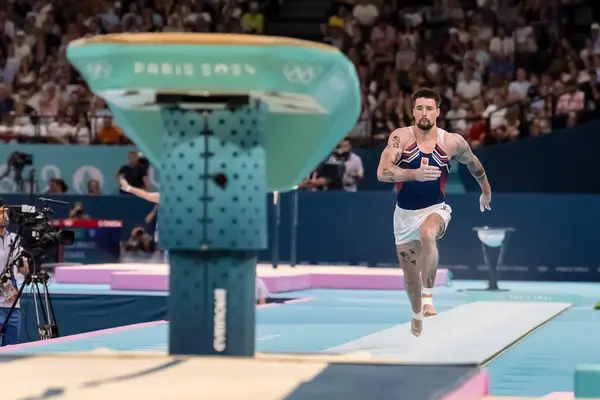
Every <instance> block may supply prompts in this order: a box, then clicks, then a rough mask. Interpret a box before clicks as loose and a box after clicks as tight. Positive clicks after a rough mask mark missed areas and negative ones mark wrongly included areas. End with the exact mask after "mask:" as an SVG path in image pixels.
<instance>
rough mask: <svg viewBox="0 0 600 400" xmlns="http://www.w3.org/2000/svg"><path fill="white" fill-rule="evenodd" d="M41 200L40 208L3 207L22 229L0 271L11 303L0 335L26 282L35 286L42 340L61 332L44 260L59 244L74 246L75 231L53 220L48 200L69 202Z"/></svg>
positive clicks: (2, 289) (2, 286) (0, 290)
mask: <svg viewBox="0 0 600 400" xmlns="http://www.w3.org/2000/svg"><path fill="white" fill-rule="evenodd" d="M39 200H40V201H41V202H42V204H43V207H42V209H41V210H38V209H36V207H35V206H30V205H19V206H2V207H3V209H4V210H6V211H5V212H7V213H8V220H9V222H11V223H13V224H16V225H18V226H19V229H18V231H17V233H16V234H15V235H11V236H12V237H10V238H9V239H10V240H11V244H10V251H9V255H8V257H7V260H6V265H5V266H4V269H3V270H2V272H1V273H0V293H1V294H2V295H3V296H4V298H5V299H6V300H5V301H8V302H10V303H12V304H11V307H10V310H9V311H8V315H7V316H6V318H5V320H4V321H3V323H2V325H0V337H2V336H3V335H4V333H5V332H6V328H7V326H8V322H9V321H10V317H11V315H12V314H13V313H14V310H15V308H16V306H17V304H18V302H19V299H20V298H21V295H22V293H23V290H24V288H25V286H27V285H32V286H33V288H32V289H33V290H32V291H33V292H34V293H33V302H34V307H35V311H36V318H37V326H38V333H39V336H40V339H42V340H44V339H52V338H56V337H58V335H59V334H58V326H57V325H56V318H55V315H54V308H53V306H52V300H51V298H50V294H49V292H48V281H49V279H50V276H49V274H48V273H47V272H46V271H44V270H42V262H43V261H44V260H45V259H46V258H47V256H48V255H49V254H50V252H51V251H53V250H55V249H56V247H58V246H69V245H72V244H73V243H74V242H75V233H74V232H73V231H69V230H61V229H59V228H57V227H55V226H53V225H52V224H51V223H50V215H52V214H53V211H52V209H51V208H50V207H49V203H55V204H66V205H68V204H69V203H67V202H64V201H58V200H52V199H45V198H40V199H39ZM23 266H27V267H28V271H27V272H26V273H25V279H24V280H23V283H22V284H21V287H20V288H19V290H18V291H17V283H16V282H17V281H16V277H15V269H16V268H15V267H19V268H20V267H23ZM42 319H43V323H42Z"/></svg>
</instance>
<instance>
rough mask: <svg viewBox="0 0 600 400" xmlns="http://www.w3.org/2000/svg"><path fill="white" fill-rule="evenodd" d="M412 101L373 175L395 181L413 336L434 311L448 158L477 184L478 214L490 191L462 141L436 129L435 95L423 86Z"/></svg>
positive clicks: (397, 235) (447, 211) (446, 211)
mask: <svg viewBox="0 0 600 400" xmlns="http://www.w3.org/2000/svg"><path fill="white" fill-rule="evenodd" d="M411 100H412V104H413V109H412V112H413V118H414V120H415V122H416V124H415V125H413V126H410V127H406V128H399V129H396V130H395V131H393V132H392V133H391V135H390V137H389V139H388V143H387V146H386V148H385V149H384V150H383V152H382V154H381V159H380V161H379V166H378V168H377V179H378V180H379V181H381V182H393V183H395V184H396V188H397V201H396V208H395V211H394V239H395V242H396V253H397V255H398V260H399V262H400V266H401V267H402V270H403V272H404V282H405V286H406V293H407V295H408V298H409V300H410V303H411V306H412V311H413V317H412V321H411V332H412V334H413V335H414V336H417V337H418V336H420V335H421V332H422V330H423V317H428V316H432V315H436V314H437V313H436V311H435V308H434V306H433V297H432V294H431V290H432V289H433V286H434V283H435V276H436V272H437V266H438V259H439V254H438V249H437V243H436V241H437V240H438V239H440V238H441V237H442V236H443V235H444V233H445V232H446V229H447V228H448V223H449V222H450V217H451V214H452V209H451V208H450V206H449V205H448V204H446V201H445V200H446V193H445V189H446V181H447V179H448V174H449V172H450V164H449V162H450V159H452V158H455V159H456V160H457V161H458V162H460V163H462V164H466V165H467V167H468V168H469V171H470V172H471V175H472V176H473V177H474V178H475V179H476V180H477V181H478V182H479V186H480V187H481V196H480V197H479V209H480V211H481V212H484V210H491V208H490V202H491V197H492V191H491V187H490V184H489V182H488V179H487V176H486V173H485V170H484V169H483V166H482V165H481V162H480V161H479V159H478V158H477V157H476V156H475V155H474V154H473V152H472V150H471V147H470V146H469V144H468V143H467V142H466V140H465V139H464V138H463V137H462V136H461V135H458V134H455V133H449V132H446V131H444V130H443V129H440V128H438V127H437V125H436V120H437V118H438V117H439V115H440V96H439V95H438V94H437V93H436V92H435V91H433V90H431V89H426V88H424V89H420V90H418V91H416V92H415V93H414V94H413V95H412V99H411Z"/></svg>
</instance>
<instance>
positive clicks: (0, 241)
mask: <svg viewBox="0 0 600 400" xmlns="http://www.w3.org/2000/svg"><path fill="white" fill-rule="evenodd" d="M7 228H8V208H7V207H5V206H4V202H3V201H2V200H0V268H1V271H0V272H2V273H3V272H7V271H4V267H5V266H6V265H7V261H9V263H8V265H11V263H12V262H13V261H14V257H15V256H18V255H19V254H20V253H21V251H22V249H21V246H19V245H18V244H17V245H15V249H14V251H13V254H12V257H11V260H8V257H9V253H10V249H11V247H12V242H13V241H14V240H17V235H16V234H14V233H12V232H8V229H7ZM22 260H23V262H22V263H21V264H19V263H18V262H17V263H15V264H13V271H12V278H11V279H9V280H7V281H6V283H4V284H2V283H1V282H0V324H2V323H4V320H5V319H6V316H7V315H8V312H9V310H10V308H11V307H12V302H11V301H9V300H10V299H7V298H6V297H5V293H6V294H9V293H10V294H11V297H13V295H14V296H16V294H17V291H18V288H17V281H16V279H15V276H16V274H17V273H19V274H21V275H26V274H27V272H28V264H27V260H26V259H22ZM13 289H14V291H13ZM19 303H20V301H19V302H17V304H16V306H15V309H14V311H13V313H12V314H11V316H10V320H9V321H8V322H7V328H6V332H5V333H4V336H3V337H2V342H1V343H0V347H1V346H7V345H12V344H18V343H19V332H20V328H21V312H20V304H19Z"/></svg>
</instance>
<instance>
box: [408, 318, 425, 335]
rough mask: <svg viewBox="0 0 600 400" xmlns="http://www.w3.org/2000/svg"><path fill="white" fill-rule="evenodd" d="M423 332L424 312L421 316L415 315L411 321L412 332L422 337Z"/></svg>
mask: <svg viewBox="0 0 600 400" xmlns="http://www.w3.org/2000/svg"><path fill="white" fill-rule="evenodd" d="M422 331H423V312H420V313H419V314H415V313H413V317H412V320H411V321H410V332H411V333H412V334H413V335H414V336H416V337H419V336H421V332H422Z"/></svg>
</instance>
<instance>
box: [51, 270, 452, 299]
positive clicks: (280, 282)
mask: <svg viewBox="0 0 600 400" xmlns="http://www.w3.org/2000/svg"><path fill="white" fill-rule="evenodd" d="M115 265H116V266H117V264H115ZM329 268H331V273H328V272H324V271H323V269H322V268H320V269H319V270H318V272H317V270H315V272H312V271H311V267H299V268H298V273H296V274H294V275H290V274H282V275H279V276H277V275H273V274H272V273H270V274H269V276H262V275H261V274H260V272H259V277H260V278H261V279H262V280H263V281H264V282H265V284H266V285H267V288H268V289H269V291H270V292H271V293H282V292H291V291H296V290H306V289H370V290H404V278H403V276H402V274H401V271H398V270H390V273H381V272H379V273H375V269H373V272H374V273H372V274H369V273H368V269H367V268H362V267H357V271H358V268H361V271H362V273H348V272H346V273H345V272H338V271H340V270H342V269H343V270H345V271H348V269H349V268H348V267H346V268H340V269H338V268H336V267H329ZM350 269H351V268H350ZM364 271H367V272H366V273H365V272H364ZM378 271H381V269H378ZM392 271H393V273H392ZM55 280H56V282H58V283H96V284H109V285H110V287H111V289H114V290H140V291H161V292H166V291H168V290H169V275H168V274H167V273H165V272H163V271H157V272H151V271H147V270H145V271H139V270H137V269H136V268H135V266H133V267H131V268H129V269H128V268H127V267H124V266H119V267H118V268H114V269H111V268H106V267H105V268H97V267H96V268H94V266H77V267H74V266H69V267H58V268H57V269H56V279H55ZM447 282H448V270H447V269H438V271H437V275H436V278H435V286H443V285H446V284H447Z"/></svg>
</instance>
